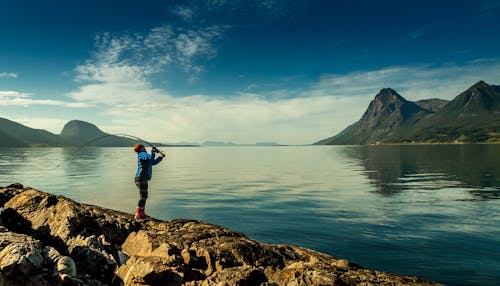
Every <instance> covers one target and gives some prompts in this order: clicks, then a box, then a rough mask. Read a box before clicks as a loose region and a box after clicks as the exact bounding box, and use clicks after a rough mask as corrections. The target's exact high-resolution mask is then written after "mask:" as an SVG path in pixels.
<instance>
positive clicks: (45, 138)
mask: <svg viewBox="0 0 500 286" xmlns="http://www.w3.org/2000/svg"><path fill="white" fill-rule="evenodd" d="M58 145H60V140H59V137H58V136H57V135H55V134H52V133H50V132H48V131H45V130H42V129H33V128H30V127H27V126H24V125H22V124H19V123H17V122H14V121H10V120H8V119H5V118H0V146H1V147H45V146H58Z"/></svg>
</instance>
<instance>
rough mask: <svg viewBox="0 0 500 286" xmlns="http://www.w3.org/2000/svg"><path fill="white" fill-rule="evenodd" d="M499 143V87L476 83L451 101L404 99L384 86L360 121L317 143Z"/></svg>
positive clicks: (482, 82) (480, 82)
mask: <svg viewBox="0 0 500 286" xmlns="http://www.w3.org/2000/svg"><path fill="white" fill-rule="evenodd" d="M379 142H380V143H404V142H441V143H447V142H500V86H496V85H489V84H487V83H485V82H484V81H479V82H478V83H476V84H474V85H473V86H471V87H470V88H468V89H467V90H466V91H464V92H462V93H461V94H459V95H458V96H457V97H456V98H454V99H453V100H452V101H449V102H448V101H445V100H440V99H430V100H421V101H418V102H415V103H414V102H411V101H407V100H406V99H404V98H402V97H401V96H400V95H399V94H397V93H396V92H395V91H393V90H391V89H383V90H381V91H380V93H379V94H377V96H375V99H374V100H373V101H372V102H371V103H370V106H369V107H368V109H367V110H366V112H365V113H364V114H363V116H362V117H361V119H360V120H359V121H358V122H356V123H354V124H352V125H350V126H348V127H347V128H346V129H344V130H343V131H342V132H340V133H339V134H337V135H335V136H333V137H330V138H327V139H324V140H321V141H319V142H317V143H315V144H318V145H334V144H337V145H347V144H373V143H379Z"/></svg>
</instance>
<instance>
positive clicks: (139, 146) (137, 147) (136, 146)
mask: <svg viewBox="0 0 500 286" xmlns="http://www.w3.org/2000/svg"><path fill="white" fill-rule="evenodd" d="M142 148H144V145H142V144H139V143H137V144H135V145H134V151H135V152H139V151H140V150H141V149H142Z"/></svg>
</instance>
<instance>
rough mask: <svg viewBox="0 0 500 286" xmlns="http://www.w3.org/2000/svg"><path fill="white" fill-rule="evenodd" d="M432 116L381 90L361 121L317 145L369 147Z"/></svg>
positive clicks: (395, 94)
mask: <svg viewBox="0 0 500 286" xmlns="http://www.w3.org/2000/svg"><path fill="white" fill-rule="evenodd" d="M430 113H432V112H431V111H429V110H427V109H424V108H422V107H420V106H418V105H417V104H415V103H414V102H411V101H408V100H406V99H404V98H403V97H402V96H401V95H399V94H398V93H397V92H396V91H395V90H393V89H391V88H384V89H382V90H381V91H380V92H379V93H378V94H377V95H376V96H375V99H374V100H372V101H371V102H370V105H369V106H368V109H367V110H366V111H365V113H364V114H363V116H362V117H361V119H360V120H359V121H358V122H356V123H354V124H352V125H350V126H349V127H347V128H346V129H344V130H343V131H342V132H340V133H339V134H337V135H335V136H333V137H330V138H327V139H324V140H321V141H319V142H317V143H315V144H317V145H344V144H371V143H376V142H378V141H380V140H383V139H385V138H387V137H391V136H393V135H395V134H396V133H397V131H398V130H402V129H403V128H405V127H407V126H411V125H412V124H414V123H415V122H417V121H418V120H420V119H421V118H422V117H423V116H425V115H427V114H430Z"/></svg>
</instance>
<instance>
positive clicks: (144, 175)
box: [135, 150, 163, 181]
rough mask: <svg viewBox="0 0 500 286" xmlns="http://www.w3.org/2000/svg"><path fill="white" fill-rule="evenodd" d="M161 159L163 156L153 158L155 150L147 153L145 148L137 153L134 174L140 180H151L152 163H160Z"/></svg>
mask: <svg viewBox="0 0 500 286" xmlns="http://www.w3.org/2000/svg"><path fill="white" fill-rule="evenodd" d="M162 159H163V157H158V158H156V159H155V152H152V151H151V154H148V153H147V152H146V151H145V150H144V151H142V152H139V153H137V171H136V172H135V176H136V177H139V178H140V179H141V180H146V179H147V180H148V181H149V180H151V176H152V175H153V165H156V164H158V163H160V161H161V160H162Z"/></svg>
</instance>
